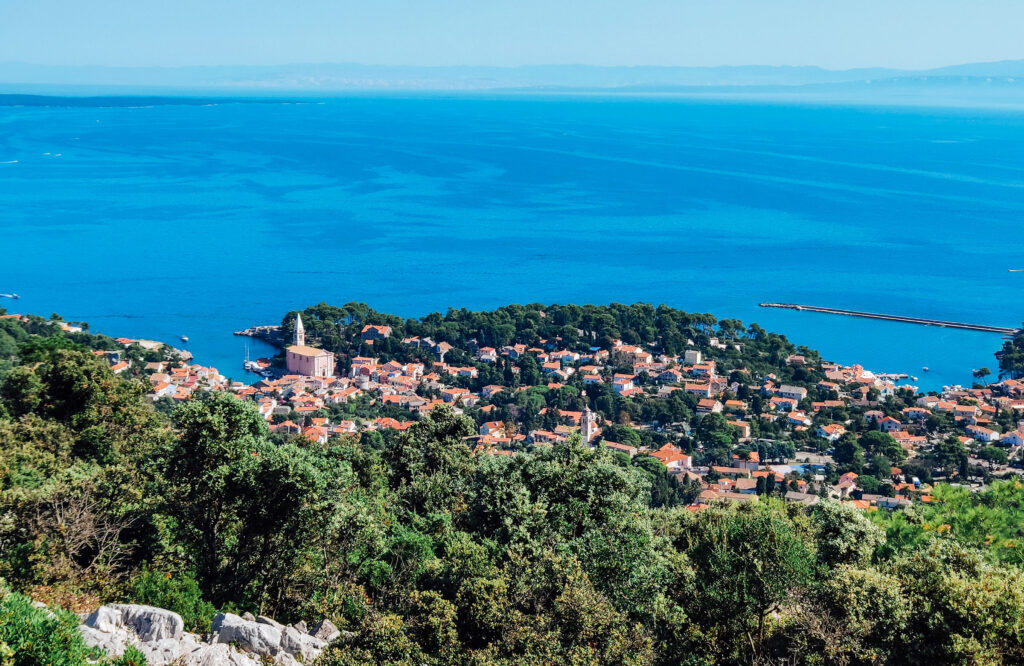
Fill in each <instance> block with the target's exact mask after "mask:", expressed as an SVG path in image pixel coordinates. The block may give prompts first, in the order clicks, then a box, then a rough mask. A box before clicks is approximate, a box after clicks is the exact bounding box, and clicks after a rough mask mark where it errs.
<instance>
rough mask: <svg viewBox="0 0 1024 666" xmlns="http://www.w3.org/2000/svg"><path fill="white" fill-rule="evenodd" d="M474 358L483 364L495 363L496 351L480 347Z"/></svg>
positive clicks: (491, 348) (492, 348) (496, 358)
mask: <svg viewBox="0 0 1024 666" xmlns="http://www.w3.org/2000/svg"><path fill="white" fill-rule="evenodd" d="M476 358H477V360H478V361H483V362H484V363H495V362H496V361H497V360H498V350H496V349H495V348H494V347H481V348H480V349H478V350H476Z"/></svg>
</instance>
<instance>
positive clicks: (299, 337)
mask: <svg viewBox="0 0 1024 666" xmlns="http://www.w3.org/2000/svg"><path fill="white" fill-rule="evenodd" d="M294 342H295V344H293V345H292V346H290V347H288V348H287V349H286V350H285V361H286V364H287V366H288V372H289V373H292V374H296V375H305V376H307V377H332V376H334V354H332V353H331V352H329V351H325V350H323V349H317V348H316V347H307V346H306V329H305V328H304V327H303V326H302V315H298V314H297V315H295V338H294Z"/></svg>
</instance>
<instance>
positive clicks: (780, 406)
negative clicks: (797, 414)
mask: <svg viewBox="0 0 1024 666" xmlns="http://www.w3.org/2000/svg"><path fill="white" fill-rule="evenodd" d="M768 402H769V404H771V406H772V409H774V410H776V411H779V412H791V411H793V410H795V409H796V405H797V402H798V401H797V400H794V399H793V398H787V397H784V396H774V397H772V398H771V399H770V400H769V401H768Z"/></svg>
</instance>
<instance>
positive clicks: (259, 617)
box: [256, 615, 284, 630]
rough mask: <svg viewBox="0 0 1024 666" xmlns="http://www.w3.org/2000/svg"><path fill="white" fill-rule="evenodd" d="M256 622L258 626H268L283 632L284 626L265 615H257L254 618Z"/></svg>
mask: <svg viewBox="0 0 1024 666" xmlns="http://www.w3.org/2000/svg"><path fill="white" fill-rule="evenodd" d="M256 621H257V622H259V623H260V624H269V625H270V626H271V627H274V628H276V629H281V630H284V625H283V624H281V623H280V622H278V621H277V620H275V619H274V618H272V617H267V616H266V615H257V616H256Z"/></svg>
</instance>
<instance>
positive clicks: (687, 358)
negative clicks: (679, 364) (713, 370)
mask: <svg viewBox="0 0 1024 666" xmlns="http://www.w3.org/2000/svg"><path fill="white" fill-rule="evenodd" d="M702 360H703V357H702V356H701V353H700V350H699V349H687V350H686V351H685V352H683V363H685V364H686V365H700V364H701V361H702Z"/></svg>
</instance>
